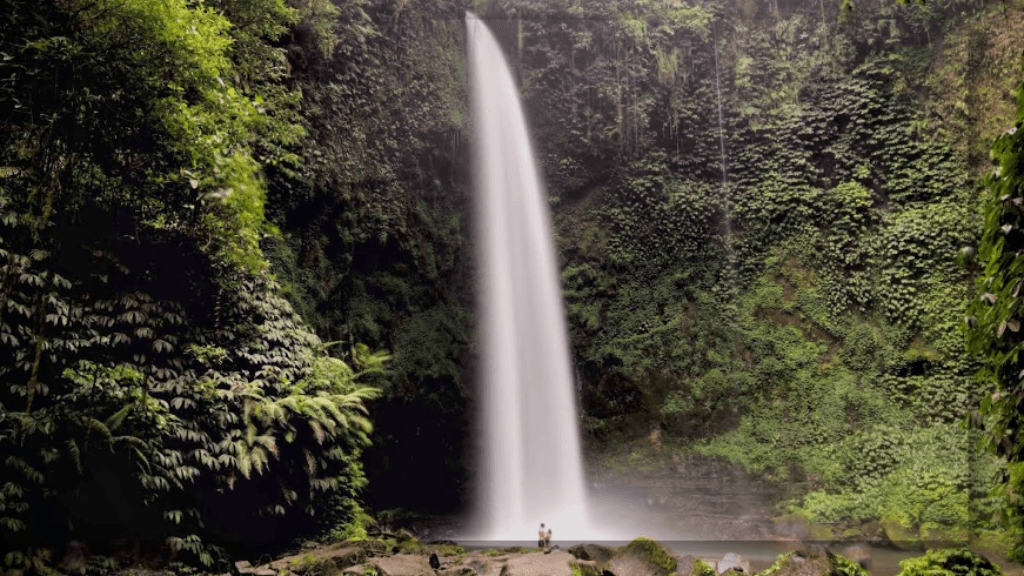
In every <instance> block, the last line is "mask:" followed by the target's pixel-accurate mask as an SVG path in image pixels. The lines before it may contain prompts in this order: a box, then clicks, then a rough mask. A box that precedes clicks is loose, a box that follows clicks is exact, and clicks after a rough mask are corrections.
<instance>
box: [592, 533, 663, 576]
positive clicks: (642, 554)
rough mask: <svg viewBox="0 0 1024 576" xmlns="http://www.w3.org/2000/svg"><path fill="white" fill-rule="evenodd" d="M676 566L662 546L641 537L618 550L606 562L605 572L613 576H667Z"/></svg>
mask: <svg viewBox="0 0 1024 576" xmlns="http://www.w3.org/2000/svg"><path fill="white" fill-rule="evenodd" d="M677 565H678V564H677V562H676V558H675V556H674V555H673V554H672V553H671V552H669V551H668V550H666V549H665V547H664V546H662V545H661V544H659V543H657V542H655V541H654V540H651V539H650V538H647V537H644V536H641V537H639V538H637V539H636V540H633V541H632V542H630V543H629V544H627V545H626V546H625V547H623V548H622V549H621V550H619V551H618V552H617V553H616V554H615V556H613V557H612V559H611V560H609V561H608V565H607V570H609V571H610V572H611V573H612V574H614V575H615V576H669V574H672V573H673V572H675V571H676V567H677Z"/></svg>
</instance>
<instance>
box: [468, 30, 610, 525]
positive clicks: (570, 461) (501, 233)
mask: <svg viewBox="0 0 1024 576" xmlns="http://www.w3.org/2000/svg"><path fill="white" fill-rule="evenodd" d="M466 28H467V33H466V36H467V44H468V53H469V80H470V99H471V103H472V118H473V135H474V142H473V149H474V155H475V158H474V184H475V189H476V210H477V212H476V217H477V230H476V233H477V258H478V262H479V270H480V279H481V280H480V286H479V290H480V292H479V296H480V298H479V303H480V306H481V308H480V309H481V314H480V318H481V328H480V330H481V333H480V335H481V343H482V352H483V354H482V357H483V362H482V372H481V379H480V380H481V383H482V384H481V392H482V395H481V410H482V414H481V416H480V418H481V423H482V426H481V427H480V432H481V434H482V448H481V449H482V450H483V455H482V456H483V457H482V458H481V459H480V462H481V467H480V468H481V470H480V478H478V481H479V486H480V491H479V493H478V499H479V501H478V504H477V508H478V510H477V514H478V518H477V522H478V523H479V526H478V528H477V529H476V530H475V532H476V534H474V538H476V539H480V540H517V541H522V540H531V539H535V536H536V534H537V527H538V526H539V524H540V523H541V522H544V523H546V524H547V525H549V526H551V527H552V529H553V531H554V539H555V540H556V541H557V540H564V539H573V538H577V539H583V538H593V537H594V534H593V533H592V531H591V530H590V528H589V522H588V520H587V511H588V510H587V505H586V504H587V497H586V491H585V484H584V476H583V465H582V461H581V452H580V434H579V428H578V419H577V415H576V398H575V391H574V390H573V377H572V370H571V368H570V362H569V346H568V341H567V337H566V324H565V311H564V309H563V304H562V297H561V286H560V280H559V275H558V267H557V262H556V259H555V249H554V241H553V240H552V232H551V215H550V210H549V207H548V204H547V196H546V192H545V191H544V188H543V186H542V185H541V179H540V176H539V174H538V172H537V167H536V164H535V162H534V157H533V152H532V150H531V145H530V138H529V135H528V133H527V130H526V122H525V118H524V116H523V111H522V106H521V104H520V101H519V92H518V89H517V87H516V85H515V82H514V80H513V77H512V73H511V70H510V68H509V66H508V63H507V62H506V60H505V58H504V56H503V55H502V52H501V48H500V47H499V45H498V43H497V41H496V40H495V38H494V36H493V35H492V34H491V32H490V30H488V28H487V27H486V26H485V25H484V23H483V22H482V21H481V20H480V19H479V18H477V17H476V16H475V15H473V14H471V13H467V15H466Z"/></svg>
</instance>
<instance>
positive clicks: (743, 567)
mask: <svg viewBox="0 0 1024 576" xmlns="http://www.w3.org/2000/svg"><path fill="white" fill-rule="evenodd" d="M728 570H735V571H737V572H744V573H747V574H750V562H747V561H746V560H744V559H743V557H742V556H740V555H739V554H733V553H732V552H729V553H728V554H726V555H725V557H723V558H722V560H721V561H720V562H719V563H718V567H717V571H718V573H719V574H724V573H725V572H726V571H728Z"/></svg>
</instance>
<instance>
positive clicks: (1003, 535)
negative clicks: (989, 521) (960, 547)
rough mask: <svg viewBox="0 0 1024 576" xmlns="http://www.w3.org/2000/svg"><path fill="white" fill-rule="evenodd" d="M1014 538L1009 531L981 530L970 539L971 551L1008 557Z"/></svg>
mask: <svg viewBox="0 0 1024 576" xmlns="http://www.w3.org/2000/svg"><path fill="white" fill-rule="evenodd" d="M1013 544H1014V539H1013V536H1011V533H1009V532H996V531H993V530H983V531H981V532H979V533H978V536H977V537H976V538H974V539H973V540H971V543H970V549H971V551H973V552H975V553H977V554H982V555H990V554H993V555H995V556H999V557H1002V558H1009V557H1010V554H1011V552H1012V550H1013Z"/></svg>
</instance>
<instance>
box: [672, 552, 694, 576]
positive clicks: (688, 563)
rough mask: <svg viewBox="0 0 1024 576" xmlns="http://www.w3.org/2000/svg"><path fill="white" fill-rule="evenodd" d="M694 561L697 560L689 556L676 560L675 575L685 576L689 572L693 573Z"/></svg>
mask: <svg viewBox="0 0 1024 576" xmlns="http://www.w3.org/2000/svg"><path fill="white" fill-rule="evenodd" d="M696 561H697V559H696V558H694V557H693V556H690V555H689V554H687V555H686V556H680V557H678V558H676V573H677V574H682V575H683V576H686V575H687V574H689V573H690V572H693V563H694V562H696Z"/></svg>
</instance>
